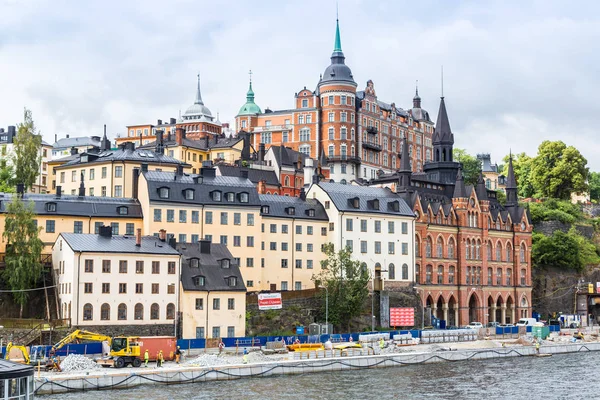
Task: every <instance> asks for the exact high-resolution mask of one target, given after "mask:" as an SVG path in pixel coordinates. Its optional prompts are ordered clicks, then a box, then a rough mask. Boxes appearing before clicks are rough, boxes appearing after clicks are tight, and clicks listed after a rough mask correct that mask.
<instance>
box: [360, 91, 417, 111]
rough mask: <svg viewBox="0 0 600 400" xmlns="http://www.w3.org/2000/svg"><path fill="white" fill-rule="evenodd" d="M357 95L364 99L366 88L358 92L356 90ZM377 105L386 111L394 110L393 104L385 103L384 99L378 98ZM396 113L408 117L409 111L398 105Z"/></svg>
mask: <svg viewBox="0 0 600 400" xmlns="http://www.w3.org/2000/svg"><path fill="white" fill-rule="evenodd" d="M356 97H357V98H358V99H359V100H362V99H364V98H365V91H364V90H359V91H358V92H356ZM377 105H379V107H380V108H383V109H384V110H386V111H391V110H392V106H391V104H388V103H385V102H383V101H380V100H377ZM396 114H398V115H401V116H403V117H408V113H407V112H406V111H405V110H404V109H402V108H399V107H396Z"/></svg>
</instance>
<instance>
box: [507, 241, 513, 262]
mask: <svg viewBox="0 0 600 400" xmlns="http://www.w3.org/2000/svg"><path fill="white" fill-rule="evenodd" d="M511 260H512V246H511V245H510V243H507V244H506V262H511Z"/></svg>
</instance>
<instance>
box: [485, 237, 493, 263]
mask: <svg viewBox="0 0 600 400" xmlns="http://www.w3.org/2000/svg"><path fill="white" fill-rule="evenodd" d="M486 247H487V259H488V261H492V242H488V243H487V246H486Z"/></svg>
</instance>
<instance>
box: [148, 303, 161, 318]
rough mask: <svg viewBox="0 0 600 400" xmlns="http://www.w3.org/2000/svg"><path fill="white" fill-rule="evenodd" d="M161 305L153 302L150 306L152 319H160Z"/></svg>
mask: <svg viewBox="0 0 600 400" xmlns="http://www.w3.org/2000/svg"><path fill="white" fill-rule="evenodd" d="M159 317H160V307H159V306H158V304H156V303H152V305H151V306H150V319H159Z"/></svg>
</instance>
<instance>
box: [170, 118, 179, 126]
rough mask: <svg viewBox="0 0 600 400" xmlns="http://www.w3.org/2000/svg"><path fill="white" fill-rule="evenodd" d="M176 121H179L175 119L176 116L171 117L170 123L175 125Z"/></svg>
mask: <svg viewBox="0 0 600 400" xmlns="http://www.w3.org/2000/svg"><path fill="white" fill-rule="evenodd" d="M176 123H177V121H176V120H175V118H169V124H170V125H175V124H176Z"/></svg>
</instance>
